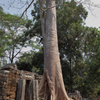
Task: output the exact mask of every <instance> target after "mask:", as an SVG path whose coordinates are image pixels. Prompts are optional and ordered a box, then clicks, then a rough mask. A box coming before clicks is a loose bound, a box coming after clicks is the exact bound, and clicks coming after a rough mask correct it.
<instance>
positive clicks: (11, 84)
mask: <svg viewBox="0 0 100 100" xmlns="http://www.w3.org/2000/svg"><path fill="white" fill-rule="evenodd" d="M16 82H17V73H16V70H13V69H11V70H10V72H9V75H8V80H7V82H6V84H5V93H6V100H15V98H16V88H17V87H16Z"/></svg>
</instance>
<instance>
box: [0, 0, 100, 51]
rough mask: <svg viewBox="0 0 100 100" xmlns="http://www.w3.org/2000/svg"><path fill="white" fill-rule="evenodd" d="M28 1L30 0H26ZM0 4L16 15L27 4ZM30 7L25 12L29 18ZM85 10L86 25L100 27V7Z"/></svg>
mask: <svg viewBox="0 0 100 100" xmlns="http://www.w3.org/2000/svg"><path fill="white" fill-rule="evenodd" d="M9 1H10V2H9ZM13 1H15V2H14V5H15V6H14V7H13V4H11V3H13ZM16 1H17V2H16ZM23 1H24V2H22V3H23V4H25V3H26V2H25V1H26V0H23ZM28 1H31V0H28ZM88 1H89V0H88ZM92 1H93V2H94V3H95V4H100V0H92ZM9 4H11V5H9ZM0 6H2V7H3V9H4V12H6V13H10V14H16V15H21V14H22V12H23V11H24V10H25V8H26V7H27V6H24V7H23V9H16V8H18V7H19V6H21V5H20V2H18V0H0ZM15 7H16V8H15ZM84 7H86V6H85V5H84ZM32 9H33V5H31V7H30V8H29V9H28V11H27V14H26V15H27V16H28V18H29V19H32V16H31V10H32ZM86 10H87V11H88V16H87V19H86V20H85V23H86V26H89V27H96V28H99V27H100V8H93V9H92V13H91V11H90V10H89V9H87V8H86ZM29 50H30V47H27V48H24V49H23V50H22V52H26V51H29Z"/></svg>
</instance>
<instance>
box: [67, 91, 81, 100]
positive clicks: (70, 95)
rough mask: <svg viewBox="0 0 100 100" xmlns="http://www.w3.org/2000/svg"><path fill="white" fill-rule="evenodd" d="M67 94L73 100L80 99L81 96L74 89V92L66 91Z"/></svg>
mask: <svg viewBox="0 0 100 100" xmlns="http://www.w3.org/2000/svg"><path fill="white" fill-rule="evenodd" d="M68 96H69V97H70V98H72V99H73V100H82V96H81V94H80V92H79V91H78V90H76V91H75V93H68Z"/></svg>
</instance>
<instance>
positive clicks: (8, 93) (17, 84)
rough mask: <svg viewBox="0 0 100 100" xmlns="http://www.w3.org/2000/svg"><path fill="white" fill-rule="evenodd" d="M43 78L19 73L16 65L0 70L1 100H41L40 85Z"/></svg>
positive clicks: (26, 72) (25, 72) (27, 73)
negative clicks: (39, 95)
mask: <svg viewBox="0 0 100 100" xmlns="http://www.w3.org/2000/svg"><path fill="white" fill-rule="evenodd" d="M40 79H41V76H39V75H37V74H35V73H31V72H28V71H19V70H18V69H17V66H16V64H7V65H5V66H3V67H2V68H0V100H39V97H38V84H39V82H40Z"/></svg>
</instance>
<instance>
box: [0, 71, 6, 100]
mask: <svg viewBox="0 0 100 100" xmlns="http://www.w3.org/2000/svg"><path fill="white" fill-rule="evenodd" d="M6 81H7V77H6V76H5V75H3V74H1V73H0V100H5V98H6V93H5V87H4V85H5V83H6Z"/></svg>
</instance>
